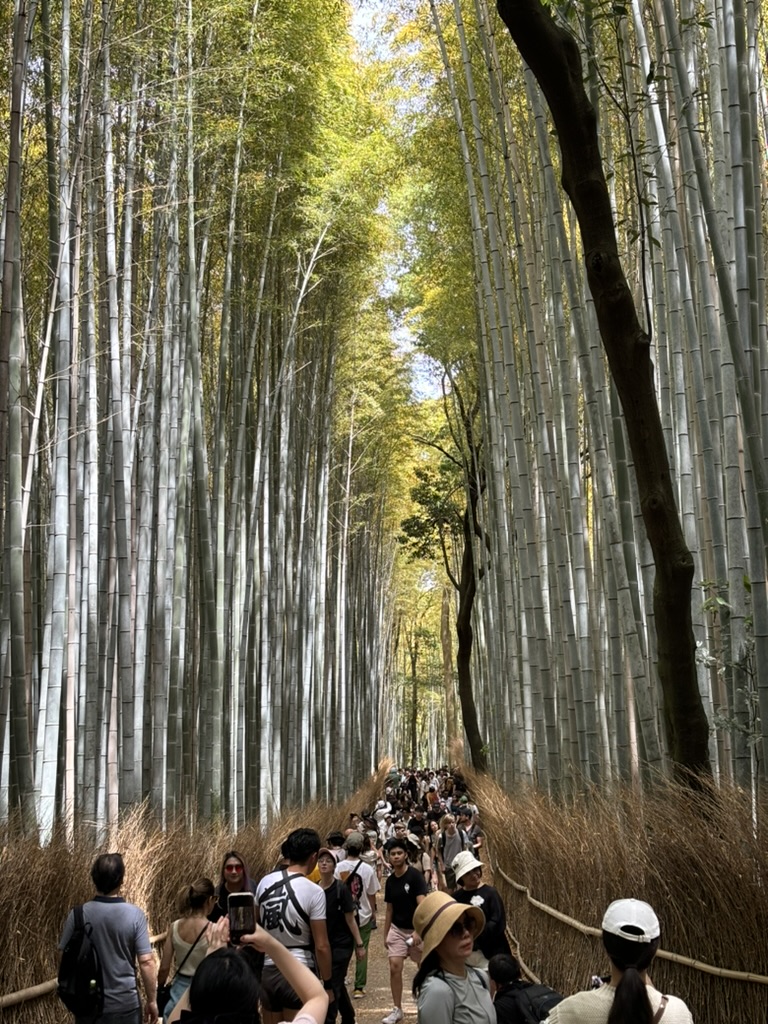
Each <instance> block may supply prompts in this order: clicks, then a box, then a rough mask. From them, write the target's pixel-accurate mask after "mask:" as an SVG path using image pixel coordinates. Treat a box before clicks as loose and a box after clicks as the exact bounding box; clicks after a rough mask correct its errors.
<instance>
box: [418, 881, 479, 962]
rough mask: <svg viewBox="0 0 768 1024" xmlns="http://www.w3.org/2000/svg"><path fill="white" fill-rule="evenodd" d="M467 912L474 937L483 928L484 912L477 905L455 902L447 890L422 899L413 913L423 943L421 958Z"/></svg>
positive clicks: (430, 950) (440, 940)
mask: <svg viewBox="0 0 768 1024" xmlns="http://www.w3.org/2000/svg"><path fill="white" fill-rule="evenodd" d="M465 914H468V915H469V917H471V918H472V919H473V920H474V922H475V925H476V928H475V938H477V936H478V935H479V934H480V932H481V931H482V930H483V928H485V914H484V913H483V912H482V910H481V909H480V908H479V907H473V906H472V905H471V904H470V905H468V904H466V903H457V902H456V900H455V899H453V897H451V896H449V895H448V893H447V892H431V893H430V894H429V896H427V897H426V899H423V900H422V901H421V903H420V904H419V905H418V907H417V908H416V913H415V914H414V915H413V927H414V929H415V930H416V931H417V932H418V933H419V936H420V937H421V941H422V942H423V943H424V948H423V950H422V954H421V955H422V958H425V957H427V956H429V954H430V953H431V952H432V950H433V949H437V947H438V946H439V945H440V943H441V942H442V941H443V939H444V938H445V936H446V935H447V934H448V932H449V931H450V929H451V926H452V925H453V924H455V923H456V921H458V920H459V918H461V917H463V916H464V915H465Z"/></svg>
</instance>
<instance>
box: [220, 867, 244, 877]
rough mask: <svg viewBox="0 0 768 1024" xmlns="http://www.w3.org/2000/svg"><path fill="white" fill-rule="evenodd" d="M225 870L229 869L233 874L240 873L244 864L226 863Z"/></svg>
mask: <svg viewBox="0 0 768 1024" xmlns="http://www.w3.org/2000/svg"><path fill="white" fill-rule="evenodd" d="M224 870H225V871H229V873H230V874H231V875H232V874H234V875H239V874H240V873H241V872H242V870H243V865H242V864H225V865H224Z"/></svg>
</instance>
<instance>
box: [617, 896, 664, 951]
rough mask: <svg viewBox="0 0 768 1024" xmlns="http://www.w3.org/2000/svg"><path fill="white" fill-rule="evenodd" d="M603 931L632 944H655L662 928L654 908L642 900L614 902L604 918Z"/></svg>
mask: <svg viewBox="0 0 768 1024" xmlns="http://www.w3.org/2000/svg"><path fill="white" fill-rule="evenodd" d="M603 931H604V932H608V934H609V935H618V936H619V937H620V938H622V939H629V941H630V942H653V940H654V939H658V937H659V936H660V935H661V926H660V925H659V919H658V917H656V914H655V912H654V909H653V907H651V906H649V905H648V904H647V903H643V901H642V900H631V899H630V900H614V901H613V903H612V904H611V905H610V906H609V907H608V909H607V910H606V912H605V916H604V917H603Z"/></svg>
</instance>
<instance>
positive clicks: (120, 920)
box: [59, 767, 692, 1024]
mask: <svg viewBox="0 0 768 1024" xmlns="http://www.w3.org/2000/svg"><path fill="white" fill-rule="evenodd" d="M484 846H485V835H484V832H483V828H482V824H481V821H480V815H479V812H478V808H477V806H476V805H475V804H474V803H473V802H472V799H471V794H470V793H468V792H467V789H466V786H465V785H464V782H463V779H462V777H461V775H460V774H459V773H458V772H451V771H449V770H448V768H447V767H444V768H442V769H439V770H431V769H425V770H417V769H413V768H410V769H409V768H406V769H403V770H398V769H393V770H392V771H391V772H390V774H389V775H388V777H387V780H386V786H385V788H384V791H383V792H382V794H381V797H380V799H378V800H377V802H376V803H375V806H373V807H372V808H366V809H362V810H361V811H360V813H352V814H350V816H349V819H348V821H346V822H344V823H343V827H342V828H340V829H339V830H338V831H335V832H331V833H330V834H329V835H328V836H327V837H325V839H324V840H323V839H322V838H321V836H320V835H319V834H318V833H317V832H316V831H314V830H313V829H307V828H299V829H296V830H294V831H293V832H291V833H290V835H288V836H287V837H286V838H285V841H284V842H283V844H282V846H281V850H280V854H281V858H280V861H279V863H278V864H277V865H276V866H275V869H274V870H273V871H271V872H270V873H268V874H267V875H265V876H264V877H263V878H261V879H259V880H258V881H256V880H255V879H252V878H251V877H250V875H249V872H248V866H247V863H246V861H245V859H244V858H243V856H241V854H240V853H238V852H237V851H236V850H229V851H227V852H226V853H225V855H224V857H223V858H222V861H221V870H220V874H219V879H218V882H217V883H214V881H213V880H211V879H209V878H199V879H196V880H193V881H192V882H191V883H190V884H189V885H185V886H184V888H183V890H182V892H181V893H180V896H179V901H178V917H177V918H176V919H175V920H173V921H172V922H171V923H170V927H169V929H168V935H167V939H166V941H165V943H164V947H163V954H162V958H161V961H160V965H159V968H157V967H156V959H155V955H154V953H153V950H152V947H151V945H150V941H149V931H148V927H147V920H146V916H145V915H144V913H143V912H142V911H141V910H140V909H139V908H138V907H135V906H133V905H131V904H129V903H127V902H126V901H125V900H124V898H123V897H122V896H121V889H122V884H123V880H124V865H123V861H122V858H121V856H120V854H117V853H112V854H102V855H101V856H100V857H98V858H97V859H96V861H95V863H94V865H93V868H92V871H91V877H92V880H93V883H94V886H95V889H96V894H95V896H94V897H93V898H92V899H91V900H90V901H89V902H87V903H86V904H84V906H83V907H82V908H80V907H79V908H76V909H75V910H73V911H72V913H70V915H69V917H68V918H67V921H66V923H65V925H64V930H63V933H62V936H61V940H60V943H59V948H60V950H61V951H62V964H61V971H60V977H59V990H60V994H61V996H62V999H64V1000H65V1002H66V1004H67V1006H68V1007H69V1008H70V1009H71V1010H72V1011H73V1012H74V1014H75V1020H76V1024H85V1021H86V1020H87V1021H88V1022H89V1024H141V1022H142V1020H143V1021H144V1022H145V1024H156V1021H157V1020H158V1019H159V1018H160V1017H162V1018H163V1020H164V1021H165V1022H168V1024H173V1022H175V1021H181V1022H183V1024H214V1022H217V1024H258V1022H259V1021H263V1022H264V1024H282V1022H285V1021H289V1020H293V1021H295V1022H296V1024H334V1022H335V1021H336V1020H337V1019H339V1020H340V1022H341V1024H355V1017H356V1013H355V1006H356V1005H365V1004H364V1003H362V1004H361V1003H357V1002H356V1001H358V1000H364V999H365V998H366V986H367V981H368V954H369V949H370V947H371V937H372V933H373V932H374V931H375V930H376V928H377V910H378V909H379V908H378V903H379V901H381V900H382V899H383V909H384V917H383V923H382V924H381V925H380V927H381V931H382V933H383V945H384V948H385V950H386V954H387V960H388V965H389V983H390V989H391V995H392V1003H393V1006H392V1009H391V1011H389V1012H388V1013H387V1014H386V1016H384V1017H383V1018H382V1024H399V1022H400V1021H402V1020H403V1019H404V1016H405V1011H404V1009H403V987H404V980H403V979H404V965H405V961H406V960H411V961H412V962H413V963H414V964H415V966H416V974H415V977H414V979H413V983H412V991H413V995H414V997H415V1000H416V1004H417V1012H418V1022H419V1024H530V1022H535V1021H544V1020H546V1021H548V1022H549V1024H619V1022H621V1024H659V1022H660V1021H662V1020H663V1024H691V1022H692V1018H691V1015H690V1012H689V1011H688V1009H687V1007H686V1006H685V1004H684V1003H683V1002H682V1001H681V1000H679V999H676V998H675V997H673V996H667V995H663V994H662V993H661V992H659V991H658V990H657V989H655V988H654V987H653V985H652V984H651V982H650V979H649V977H648V968H649V966H650V964H651V961H652V960H653V957H654V956H655V954H656V951H657V949H658V946H659V938H660V925H659V921H658V918H657V917H656V914H655V913H654V911H653V909H652V908H651V907H650V906H649V905H648V904H647V903H644V902H642V901H640V900H637V899H632V898H627V899H620V900H616V901H615V902H613V903H612V904H611V905H610V906H609V907H608V909H607V910H606V912H605V916H604V919H603V926H602V932H603V944H604V947H605V952H606V954H607V956H608V959H609V962H610V974H609V975H607V976H606V977H604V978H596V979H594V985H593V988H592V989H590V990H589V991H586V992H579V993H577V994H575V995H572V996H569V997H566V998H563V996H562V995H560V994H559V993H557V992H555V991H554V990H553V989H552V988H549V987H548V986H546V985H543V984H540V983H538V982H533V981H530V980H528V979H526V978H525V977H523V971H522V969H521V965H520V962H519V960H518V959H517V958H516V957H515V956H514V955H513V952H512V949H511V948H510V944H509V940H508V936H507V921H506V913H505V908H504V903H503V901H502V899H501V897H500V895H499V893H498V891H497V890H496V888H495V887H494V886H493V885H492V884H490V883H489V882H488V881H487V880H486V879H484V871H485V869H486V863H485V862H484V860H483V856H484V854H483V850H484ZM353 961H354V964H353ZM86 962H87V963H88V968H87V973H85V972H86V968H85V967H84V964H85V963H86ZM137 966H138V970H139V974H140V976H141V981H142V987H143V990H144V997H145V1000H144V1003H143V1004H142V1001H141V998H140V995H139V990H138V987H137V978H136V967H137ZM172 968H173V970H172ZM76 972H79V973H80V974H81V975H83V977H82V978H81V977H80V976H79V975H78V976H75V974H76ZM348 975H349V980H348V978H347V976H348ZM350 988H351V990H352V991H351V996H350ZM80 989H82V992H80Z"/></svg>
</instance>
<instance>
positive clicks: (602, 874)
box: [467, 772, 768, 1024]
mask: <svg viewBox="0 0 768 1024" xmlns="http://www.w3.org/2000/svg"><path fill="white" fill-rule="evenodd" d="M467 778H468V782H469V785H470V787H471V791H472V794H473V797H474V799H475V801H476V802H477V803H478V804H479V806H480V807H481V809H482V818H483V827H484V829H485V831H486V834H487V836H488V841H489V850H490V852H491V856H492V859H493V862H494V863H495V864H496V865H497V866H498V867H500V868H501V869H502V871H504V873H505V874H507V875H508V876H509V877H510V878H512V879H513V880H514V881H515V882H519V883H521V884H523V885H525V886H527V887H528V890H529V893H530V895H531V896H532V897H533V898H535V899H536V900H539V901H541V902H542V903H545V904H547V905H548V906H550V907H552V908H554V909H556V910H559V911H561V912H562V913H564V914H567V915H568V916H570V917H573V918H576V919H577V920H578V921H580V922H582V923H583V924H586V925H590V926H592V927H595V928H599V927H600V921H601V918H602V914H603V911H604V910H605V907H606V906H607V905H608V904H609V903H610V902H611V900H614V899H617V898H619V897H623V896H635V897H637V898H640V899H644V900H647V902H649V903H650V904H652V905H653V906H654V908H655V909H656V911H657V913H658V914H659V918H660V920H661V924H662V946H663V948H664V949H665V950H667V951H670V952H674V953H677V954H681V955H683V956H687V957H691V958H693V959H696V960H698V961H702V962H704V963H706V964H710V965H712V966H715V967H720V968H726V969H730V970H735V971H744V972H749V973H753V974H762V975H765V974H768V938H767V937H766V921H767V920H768V892H767V891H766V883H768V849H766V845H765V841H764V836H760V835H759V834H758V835H756V834H755V832H754V830H753V827H752V817H751V808H750V804H749V800H748V798H747V796H746V795H745V794H743V793H741V792H739V791H737V790H729V789H725V790H723V789H714V788H712V789H706V788H705V789H704V790H703V791H701V792H691V790H689V789H687V788H681V787H679V786H676V785H674V784H673V783H671V782H665V781H659V783H658V784H657V785H656V786H655V787H654V788H653V789H652V790H651V791H650V792H649V793H647V794H646V795H644V796H640V795H639V794H637V793H635V792H631V791H622V792H620V793H618V794H616V795H614V796H606V795H604V794H601V793H598V792H592V793H590V794H589V795H588V796H587V797H586V798H582V799H579V800H578V801H573V802H571V803H556V802H554V801H552V800H549V799H547V798H546V797H544V796H541V795H540V794H535V793H525V794H524V795H522V796H520V797H511V796H509V795H507V794H505V793H503V792H502V790H501V789H500V788H499V787H498V786H497V785H496V784H495V783H494V782H493V781H492V780H490V779H488V778H484V777H481V776H477V775H475V774H473V773H471V772H467ZM759 820H760V821H766V820H768V800H764V801H763V805H762V806H761V807H760V808H759ZM494 881H495V882H496V884H497V885H498V887H499V889H500V890H501V892H502V894H503V896H504V899H505V902H506V903H507V908H508V912H509V919H510V927H511V930H512V931H513V933H514V934H515V936H516V937H517V939H518V941H519V943H520V952H521V956H522V958H523V960H524V962H525V963H526V964H527V965H528V967H529V968H530V969H531V970H532V971H533V972H534V973H536V974H537V975H539V976H540V977H541V978H542V980H543V981H545V982H546V983H547V984H550V985H552V986H553V987H555V988H557V989H559V990H560V991H562V992H565V993H571V992H574V991H577V990H578V989H580V988H585V987H587V986H588V984H589V979H590V977H591V976H592V975H593V974H604V973H606V971H607V959H606V957H605V954H604V952H603V949H602V944H601V942H600V940H599V938H592V937H590V936H584V935H583V934H582V933H580V932H578V931H576V930H574V929H573V928H572V927H570V926H568V925H565V924H563V923H561V922H559V921H557V920H556V919H554V918H552V917H550V916H549V915H548V914H546V913H544V912H543V911H541V910H539V909H537V908H535V907H533V906H532V905H531V904H530V902H529V901H528V899H527V897H526V895H525V894H524V893H521V892H519V891H518V890H516V889H514V888H512V887H511V886H509V885H508V884H506V883H505V882H504V881H503V880H502V879H501V877H500V875H499V873H498V872H497V873H496V876H495V879H494ZM653 979H654V983H655V984H656V985H657V987H659V988H661V989H662V990H664V991H668V992H672V993H674V994H675V995H678V996H680V997H681V998H682V999H684V1000H685V1001H686V1002H687V1003H688V1005H689V1006H690V1008H691V1011H692V1013H693V1017H694V1020H695V1021H696V1024H722V1022H724V1021H730V1020H740V1021H749V1022H754V1024H758V1022H760V1024H762V1022H764V1021H766V1019H768V986H766V985H760V984H757V983H750V982H742V981H735V980H730V979H725V978H721V977H714V976H712V975H708V974H705V973H702V972H700V971H698V970H695V969H693V968H691V967H688V966H685V965H681V964H677V963H674V962H670V961H666V960H663V959H661V958H659V959H657V961H656V963H655V964H654V967H653Z"/></svg>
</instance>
